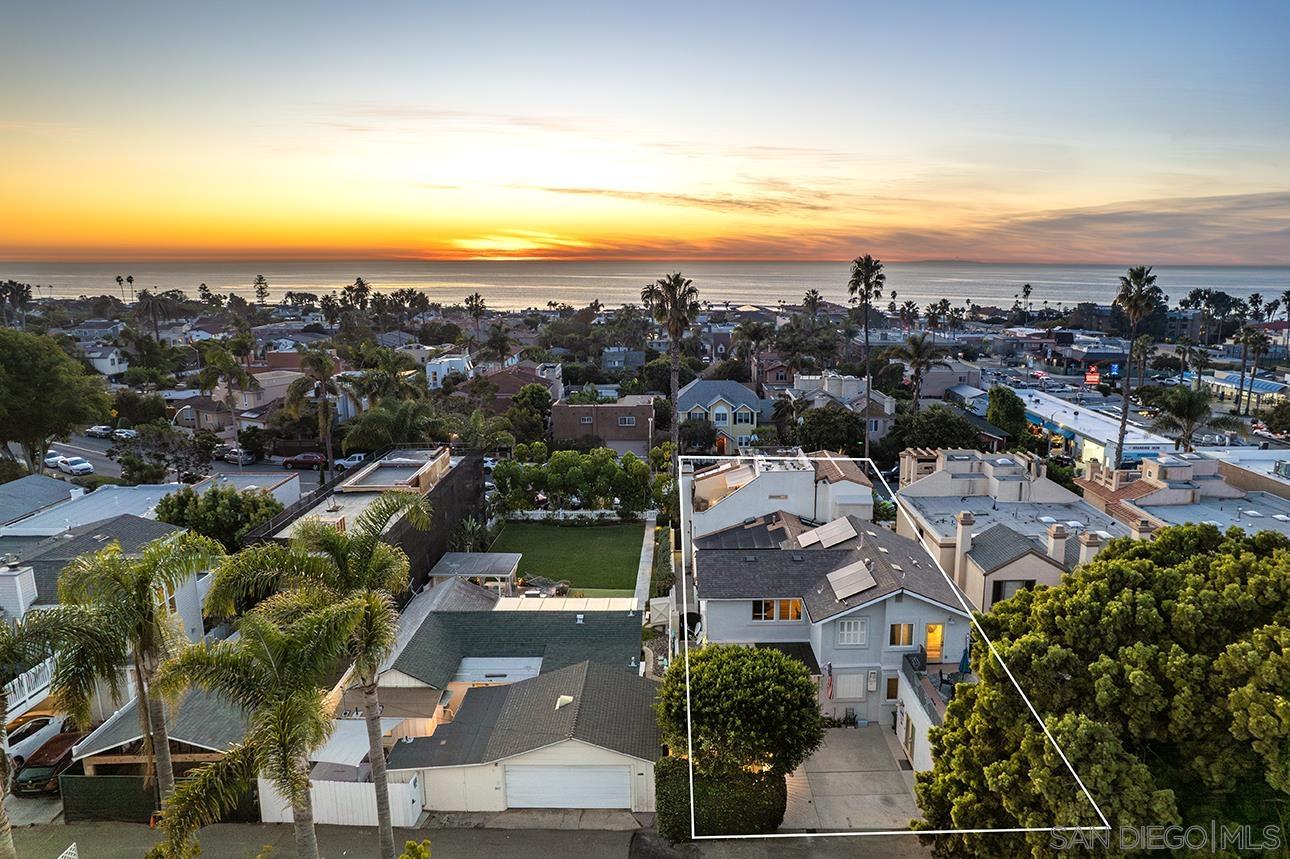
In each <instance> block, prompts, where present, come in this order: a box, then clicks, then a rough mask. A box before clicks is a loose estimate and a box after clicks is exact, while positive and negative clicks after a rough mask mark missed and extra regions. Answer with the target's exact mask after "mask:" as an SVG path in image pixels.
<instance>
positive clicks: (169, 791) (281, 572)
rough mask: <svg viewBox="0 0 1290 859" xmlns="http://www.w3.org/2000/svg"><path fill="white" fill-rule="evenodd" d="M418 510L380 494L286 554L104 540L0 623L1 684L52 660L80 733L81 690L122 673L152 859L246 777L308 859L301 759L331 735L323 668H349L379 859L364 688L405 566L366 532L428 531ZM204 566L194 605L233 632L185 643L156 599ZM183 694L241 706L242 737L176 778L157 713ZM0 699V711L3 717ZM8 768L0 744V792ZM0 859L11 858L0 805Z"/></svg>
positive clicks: (221, 811) (379, 763)
mask: <svg viewBox="0 0 1290 859" xmlns="http://www.w3.org/2000/svg"><path fill="white" fill-rule="evenodd" d="M430 516H431V510H430V507H429V505H428V504H427V503H426V502H425V500H424V499H423V498H421V497H420V496H418V495H416V494H414V493H408V492H392V493H388V494H386V495H383V496H381V497H380V498H378V499H377V500H376V501H375V502H373V503H372V504H371V505H370V506H369V507H368V508H367V510H366V511H365V512H364V513H363V514H362V515H361V516H360V517H358V519H357V521H356V522H355V523H354V526H353V527H352V528H350V529H348V530H346V531H344V532H341V531H338V530H336V529H335V528H331V527H329V526H327V525H324V524H322V523H318V522H311V521H302V522H300V523H299V524H298V525H297V528H296V530H295V532H294V535H293V537H292V539H291V542H290V543H289V544H287V545H285V546H284V545H279V544H261V545H257V546H253V547H251V548H248V549H245V550H243V551H241V552H239V553H237V554H235V555H227V556H226V555H224V553H223V550H222V548H221V547H220V545H219V544H218V543H216V542H215V541H213V540H210V539H209V538H206V537H202V536H200V535H197V534H193V533H184V534H181V535H179V536H177V537H175V538H171V539H163V540H158V541H154V542H153V543H150V544H148V545H147V546H145V547H144V549H143V550H142V552H141V553H140V554H139V556H138V557H133V558H131V557H127V556H126V555H125V554H124V553H123V552H122V551H121V549H120V546H119V545H118V544H116V543H113V544H111V545H109V546H107V547H106V548H104V549H102V550H100V551H98V552H96V553H93V554H89V555H84V556H82V557H81V558H78V559H77V560H76V561H74V562H73V563H72V564H71V565H69V567H68V568H67V569H66V570H64V572H63V574H62V576H61V577H60V580H59V597H60V601H61V605H60V606H59V607H57V608H54V609H52V610H50V611H45V612H36V613H33V614H32V615H29V616H28V617H27V618H24V619H22V620H19V621H16V622H11V623H7V624H0V658H2V659H3V664H4V665H5V666H7V667H8V669H9V671H10V672H12V673H11V676H9V677H5V678H2V679H4V680H6V681H8V680H12V679H13V677H15V676H17V674H18V673H20V672H21V671H22V670H25V669H26V668H28V667H31V666H33V665H36V664H39V663H40V662H41V661H42V660H44V659H45V658H47V657H48V656H49V655H51V654H56V656H57V661H56V666H55V669H54V680H53V688H54V691H53V694H54V695H55V698H56V700H57V701H58V702H59V705H60V706H61V707H63V708H64V709H65V710H66V712H67V713H68V714H69V715H70V716H71V717H72V718H73V720H75V721H76V723H77V724H80V725H88V724H89V723H90V701H91V699H92V698H93V696H94V694H95V692H96V690H97V689H100V688H102V687H104V686H106V687H107V688H108V689H109V690H110V691H111V692H112V694H113V696H114V697H117V696H120V695H121V694H122V692H123V691H124V690H123V689H122V688H120V687H121V679H120V678H121V677H122V676H125V675H127V674H128V676H129V684H130V686H131V687H132V689H131V691H132V692H133V695H134V698H135V700H136V702H137V706H136V709H137V710H138V716H139V729H140V737H141V738H142V739H141V754H142V756H143V758H144V760H145V761H146V763H145V765H144V773H145V781H146V783H149V784H155V785H156V789H157V791H158V795H159V798H160V800H161V807H162V809H163V813H164V817H163V820H164V823H163V827H164V829H165V834H166V841H165V843H164V844H163V848H162V852H163V854H164V855H169V856H188V855H192V852H191V851H192V847H193V845H192V839H193V836H194V834H195V833H196V831H197V830H198V829H199V828H200V827H202V826H205V825H207V824H210V823H214V822H217V821H218V820H220V819H221V818H222V817H223V816H224V815H225V814H227V813H228V812H229V811H231V810H232V809H233V808H234V807H235V806H236V805H237V804H238V802H239V801H240V799H241V798H242V796H244V795H245V793H246V791H247V790H249V789H250V785H251V784H253V783H254V781H255V778H256V776H257V775H258V776H260V777H263V778H265V779H266V780H268V781H269V782H271V783H272V784H273V785H274V786H275V788H276V789H277V790H278V791H279V792H280V793H281V794H282V795H283V796H284V797H285V798H286V799H287V800H288V801H289V802H290V803H291V806H292V812H293V818H294V824H293V825H294V829H295V841H296V851H297V855H298V856H299V857H302V859H316V857H317V856H318V844H317V839H316V837H315V834H314V827H313V810H312V804H311V799H310V793H309V758H310V755H311V754H312V753H313V752H314V751H315V750H316V749H318V748H319V747H320V746H321V745H322V744H323V743H324V742H325V741H326V739H327V737H328V736H329V734H330V732H331V730H332V727H333V715H334V711H335V709H336V704H335V700H334V697H333V696H332V694H331V690H332V689H333V687H335V685H336V683H335V678H336V673H337V665H338V664H345V665H349V666H351V667H350V669H349V670H348V671H347V672H345V674H344V676H343V678H342V680H341V683H346V684H348V683H352V684H353V685H354V686H355V687H356V688H358V689H359V690H360V692H361V694H362V697H363V713H364V719H365V721H366V725H367V732H368V740H369V760H370V763H371V770H372V782H373V785H374V788H375V791H376V804H377V818H378V830H379V855H380V856H381V857H382V859H393V857H394V855H395V853H394V833H393V827H392V823H391V817H390V806H389V795H388V786H387V776H386V770H385V757H384V752H383V749H382V746H381V733H382V732H381V727H380V710H381V705H380V697H379V689H378V685H377V680H378V673H379V671H380V667H381V663H382V661H383V660H384V659H385V658H386V657H387V656H388V655H389V653H390V652H391V650H392V648H393V646H394V643H395V637H396V632H397V626H398V617H399V616H398V611H397V608H396V606H395V598H396V597H397V596H398V595H401V594H403V593H405V592H406V591H407V589H408V576H409V562H408V558H407V555H406V554H404V552H403V551H402V550H401V549H399V548H397V547H396V546H392V545H390V544H389V543H386V542H384V541H383V540H382V539H381V535H382V534H383V533H384V532H385V530H386V528H387V527H388V526H389V525H390V523H391V522H393V521H394V520H396V519H402V520H404V521H406V522H408V523H409V524H410V525H411V526H412V527H416V528H421V529H424V528H427V527H429V522H430ZM212 567H214V569H215V576H214V584H213V586H212V588H211V590H210V591H209V593H208V594H207V596H206V601H205V605H204V612H205V614H206V615H207V617H209V618H212V619H218V620H221V621H229V622H231V623H233V624H235V625H236V628H237V633H238V634H237V636H235V637H232V638H229V639H226V640H224V641H221V642H216V643H211V642H201V643H198V644H187V643H186V640H185V639H184V636H183V633H182V631H181V630H180V628H179V626H178V624H177V619H176V616H175V615H174V613H173V612H172V611H171V609H170V608H169V605H168V599H169V595H170V594H173V593H175V592H176V591H177V590H178V589H179V588H180V587H181V586H182V585H184V584H185V583H186V582H187V581H188V580H189V579H190V578H191V577H192V576H194V575H198V574H200V573H202V572H204V571H205V570H208V569H211V568H212ZM246 606H253V607H252V608H250V609H249V610H244V609H245V607H246ZM191 689H196V690H201V691H202V692H204V693H206V694H208V695H214V696H218V697H221V698H223V699H224V700H225V701H227V702H228V703H229V704H230V705H232V706H234V707H235V708H237V709H238V710H240V711H241V712H242V714H243V715H244V717H245V719H246V723H247V730H246V734H245V736H244V737H243V739H242V740H241V742H239V743H238V744H237V745H235V746H234V747H233V748H232V749H230V750H229V751H228V753H227V754H226V755H224V756H223V757H222V758H221V759H220V760H219V761H217V762H214V763H210V764H206V765H203V766H202V767H200V768H198V769H196V770H195V771H192V772H190V773H188V774H186V775H185V777H184V779H183V780H182V782H180V783H178V784H176V780H175V775H174V768H173V763H172V760H171V756H170V741H169V730H168V722H169V712H170V708H171V707H172V706H173V705H174V703H175V702H176V701H178V700H179V699H180V697H181V696H182V695H183V694H185V693H187V692H188V691H189V690H191ZM3 694H4V693H3V691H0V706H5V707H6V709H7V703H8V702H7V701H5V700H3ZM0 731H3V726H2V725H0ZM2 748H3V745H2V744H0V749H2ZM9 770H10V766H9V761H8V758H7V756H6V755H5V754H4V753H3V751H0V776H3V778H0V791H3V792H7V790H8V784H9V778H8V775H9ZM2 798H3V797H0V799H2ZM0 855H8V856H12V855H14V852H13V844H12V835H11V832H10V826H9V821H8V818H7V816H6V815H5V812H4V809H3V804H2V803H0Z"/></svg>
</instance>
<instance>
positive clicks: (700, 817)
mask: <svg viewBox="0 0 1290 859" xmlns="http://www.w3.org/2000/svg"><path fill="white" fill-rule="evenodd" d="M654 799H655V804H656V811H657V817H656V819H655V824H656V826H657V827H658V833H659V835H662V836H663V837H664V838H667V839H668V840H670V841H688V840H690V768H689V765H688V764H687V763H686V761H685V760H684V759H683V758H659V760H658V763H656V764H655V765H654ZM787 806H788V784H787V782H786V781H785V780H784V776H782V775H754V774H753V773H745V772H738V773H734V774H728V775H723V776H721V777H714V776H703V775H699V774H698V773H695V776H694V811H695V814H694V824H695V830H696V832H697V834H699V835H762V834H765V833H768V832H774V831H775V830H777V829H779V825H780V824H781V823H783V822H784V809H785V808H786V807H787Z"/></svg>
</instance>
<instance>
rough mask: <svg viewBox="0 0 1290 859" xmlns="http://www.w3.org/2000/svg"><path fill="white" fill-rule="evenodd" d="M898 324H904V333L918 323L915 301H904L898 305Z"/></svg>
mask: <svg viewBox="0 0 1290 859" xmlns="http://www.w3.org/2000/svg"><path fill="white" fill-rule="evenodd" d="M900 324H901V325H902V326H904V329H905V333H906V334H908V333H909V332H910V331H913V330H914V326H915V325H917V324H918V303H917V302H914V301H906V302H905V303H904V304H902V305H900Z"/></svg>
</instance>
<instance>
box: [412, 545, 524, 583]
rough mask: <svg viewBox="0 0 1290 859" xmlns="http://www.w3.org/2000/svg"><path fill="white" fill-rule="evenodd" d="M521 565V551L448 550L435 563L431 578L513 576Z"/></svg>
mask: <svg viewBox="0 0 1290 859" xmlns="http://www.w3.org/2000/svg"><path fill="white" fill-rule="evenodd" d="M519 565H520V553H519V552H448V553H446V554H445V555H444V556H443V557H442V558H440V559H439V563H437V564H435V565H434V569H433V570H431V571H430V578H432V579H433V578H442V577H445V576H457V577H461V578H467V579H473V578H482V579H499V578H512V577H514V575H515V570H516V569H517V568H518V567H519Z"/></svg>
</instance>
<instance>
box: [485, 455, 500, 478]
mask: <svg viewBox="0 0 1290 859" xmlns="http://www.w3.org/2000/svg"><path fill="white" fill-rule="evenodd" d="M496 467H497V460H496V459H493V458H492V457H491V456H486V457H484V473H485V474H492V473H493V469H494V468H496Z"/></svg>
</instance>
